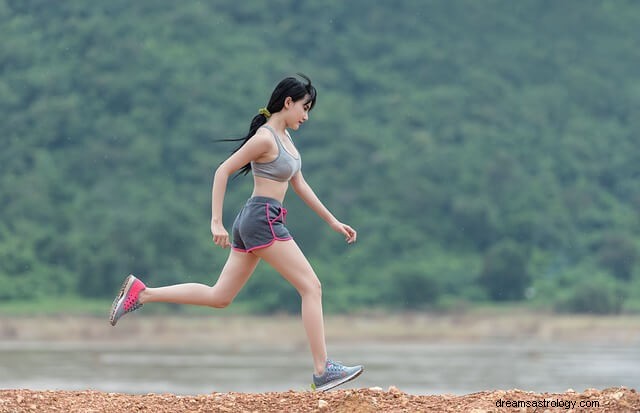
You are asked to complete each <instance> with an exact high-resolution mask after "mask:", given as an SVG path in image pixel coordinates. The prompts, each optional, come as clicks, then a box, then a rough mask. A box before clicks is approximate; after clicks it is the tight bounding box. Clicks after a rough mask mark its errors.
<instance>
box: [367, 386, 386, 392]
mask: <svg viewBox="0 0 640 413" xmlns="http://www.w3.org/2000/svg"><path fill="white" fill-rule="evenodd" d="M369 390H371V391H383V390H382V387H378V386H376V387H369Z"/></svg>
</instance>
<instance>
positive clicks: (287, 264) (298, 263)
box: [252, 239, 320, 294]
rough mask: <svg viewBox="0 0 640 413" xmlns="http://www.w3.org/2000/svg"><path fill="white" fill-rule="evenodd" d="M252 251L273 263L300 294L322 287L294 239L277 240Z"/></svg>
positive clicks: (270, 263)
mask: <svg viewBox="0 0 640 413" xmlns="http://www.w3.org/2000/svg"><path fill="white" fill-rule="evenodd" d="M252 253H253V254H255V255H256V256H258V257H260V258H261V259H263V260H264V261H266V262H267V263H268V264H269V265H271V266H272V267H273V268H274V269H275V270H276V271H278V272H279V273H280V275H282V277H284V279H286V280H287V281H289V282H290V283H291V285H293V286H294V287H295V289H296V290H298V292H299V293H300V294H304V293H306V292H311V291H313V290H319V289H320V280H318V277H317V276H316V273H315V272H314V271H313V268H312V267H311V264H309V261H308V260H307V258H306V257H305V256H304V254H303V253H302V251H301V250H300V247H298V244H296V242H295V241H294V240H292V239H291V240H288V241H276V242H274V243H273V244H271V245H270V246H268V247H266V248H261V249H258V250H254V251H252Z"/></svg>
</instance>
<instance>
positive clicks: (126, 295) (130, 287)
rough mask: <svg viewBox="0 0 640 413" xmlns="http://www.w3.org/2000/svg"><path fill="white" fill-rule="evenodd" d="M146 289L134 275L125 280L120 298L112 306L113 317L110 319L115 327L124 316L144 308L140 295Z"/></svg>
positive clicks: (119, 294)
mask: <svg viewBox="0 0 640 413" xmlns="http://www.w3.org/2000/svg"><path fill="white" fill-rule="evenodd" d="M145 288H147V287H146V286H145V285H144V283H143V282H142V281H140V280H139V279H137V278H136V277H134V276H133V275H129V276H128V277H127V278H125V280H124V283H122V287H121V288H120V292H119V293H118V296H117V297H116V299H115V300H113V304H112V305H111V316H110V317H109V321H110V322H111V325H112V326H115V325H116V323H117V322H118V320H119V319H120V317H122V316H123V315H125V314H127V313H130V312H132V311H135V310H137V309H138V308H140V307H142V304H140V302H139V301H138V297H139V295H140V291H142V290H144V289H145Z"/></svg>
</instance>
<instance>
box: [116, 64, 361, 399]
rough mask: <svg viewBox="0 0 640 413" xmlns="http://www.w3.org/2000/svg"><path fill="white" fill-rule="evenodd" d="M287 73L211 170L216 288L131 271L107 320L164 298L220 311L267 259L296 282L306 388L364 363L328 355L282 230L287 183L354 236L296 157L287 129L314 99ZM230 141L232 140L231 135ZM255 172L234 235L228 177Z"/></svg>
mask: <svg viewBox="0 0 640 413" xmlns="http://www.w3.org/2000/svg"><path fill="white" fill-rule="evenodd" d="M300 77H301V78H302V79H304V81H302V80H300V79H298V78H295V77H287V78H285V79H283V80H282V81H281V82H280V83H279V84H278V85H277V86H276V88H275V90H274V91H273V93H272V94H271V98H270V100H269V103H268V104H267V106H266V107H264V108H261V109H260V110H259V111H258V114H257V115H256V116H255V117H254V118H253V120H252V121H251V127H250V129H249V133H248V134H247V135H246V136H245V137H243V138H240V139H236V141H239V142H240V144H239V145H238V147H237V148H236V149H235V150H234V151H233V153H232V154H231V156H229V158H227V159H226V160H225V161H224V162H223V163H222V164H220V166H219V167H218V169H217V170H216V172H215V175H214V179H213V188H212V198H211V234H212V235H213V242H214V243H215V244H216V245H218V246H220V247H222V248H227V247H231V250H230V252H229V257H228V258H227V262H226V264H225V265H224V267H223V269H222V272H221V273H220V276H219V278H218V281H217V282H216V283H215V285H214V286H213V287H210V286H208V285H204V284H197V283H186V284H177V285H171V286H166V287H158V288H151V287H147V286H146V285H145V284H144V283H143V282H142V281H141V280H139V279H138V278H136V277H135V276H133V275H129V276H128V277H127V278H126V279H125V280H124V283H123V285H122V288H121V290H120V292H119V294H118V296H117V297H116V299H115V300H114V302H113V305H112V308H111V316H110V322H111V325H114V326H115V325H116V323H117V322H118V320H119V319H120V317H122V316H123V315H125V314H127V313H130V312H132V311H134V310H136V309H138V308H140V307H141V306H142V305H143V304H146V303H151V302H164V303H176V304H191V305H201V306H210V307H215V308H224V307H226V306H228V305H229V304H231V302H232V301H233V299H234V298H235V296H236V295H237V294H238V292H240V290H241V289H242V287H243V286H244V284H245V283H246V282H247V280H248V279H249V277H250V276H251V274H252V273H253V271H254V270H255V268H256V266H257V265H258V262H259V261H260V260H264V261H266V262H267V263H268V264H269V265H271V266H272V267H273V268H274V269H275V270H276V271H278V272H279V273H280V274H281V275H282V276H283V277H284V278H285V279H286V280H287V281H289V282H290V283H291V285H293V286H294V287H295V288H296V290H297V291H298V293H299V294H300V296H301V298H302V322H303V324H304V328H305V332H306V334H307V339H308V341H309V347H310V349H311V354H312V356H313V364H314V373H313V383H312V385H311V387H312V388H313V389H316V390H320V391H324V390H329V389H331V388H333V387H336V386H338V385H340V384H343V383H346V382H347V381H350V380H353V379H354V378H356V377H357V376H359V375H360V374H361V373H362V371H363V367H362V366H354V367H347V366H344V365H342V364H341V363H339V362H336V361H333V360H330V359H328V358H327V349H326V343H325V334H324V320H323V315H322V288H321V285H320V281H319V280H318V277H317V276H316V274H315V272H314V270H313V268H312V267H311V265H310V264H309V261H307V259H306V257H305V256H304V254H303V253H302V251H301V250H300V248H299V247H298V244H296V242H295V241H294V240H293V238H292V237H291V235H290V234H289V231H288V230H287V228H286V227H285V217H286V214H287V210H286V209H285V208H284V207H283V206H282V202H283V200H284V198H285V194H286V192H287V189H288V188H289V184H291V186H292V187H293V190H294V191H295V192H296V194H297V195H298V196H299V197H300V198H301V199H302V200H303V201H304V202H305V203H306V204H307V205H308V206H309V207H310V208H311V209H312V210H313V211H314V212H315V213H316V214H318V215H319V216H320V217H321V218H322V219H323V220H324V221H326V222H327V224H329V226H330V227H331V228H332V229H333V230H334V231H336V232H338V233H339V234H342V235H343V236H344V237H345V239H346V241H347V243H349V244H352V243H354V242H355V241H356V237H357V233H356V231H355V230H354V229H353V228H351V227H350V226H349V225H347V224H344V223H342V222H340V221H339V220H338V219H336V217H334V216H333V214H332V213H331V212H330V211H329V210H328V209H327V208H326V207H325V206H324V205H323V204H322V202H321V201H320V200H319V199H318V197H317V196H316V194H315V193H314V192H313V190H312V189H311V187H310V186H309V184H308V183H307V182H306V181H305V179H304V177H303V175H302V171H301V165H302V162H301V157H300V153H299V152H298V150H297V149H296V147H295V145H294V143H293V140H292V139H291V135H289V132H288V129H292V130H294V131H295V130H298V129H299V128H300V126H301V125H302V124H303V123H304V122H306V121H307V120H308V119H309V111H311V109H312V108H313V107H314V105H315V102H316V89H315V87H314V86H312V85H311V80H310V79H309V78H308V77H306V76H304V75H302V74H301V75H300ZM232 140H233V139H232ZM236 172H237V173H238V174H245V175H246V174H248V173H249V172H252V175H253V182H254V187H253V193H252V195H251V198H249V200H248V201H247V203H246V204H245V205H244V207H243V208H242V210H241V211H240V213H239V214H238V215H237V217H236V219H235V221H234V223H233V228H232V236H233V237H232V240H231V241H230V238H229V233H228V232H227V230H226V229H225V227H224V226H223V224H222V206H223V201H224V196H225V192H226V188H227V181H228V179H229V177H230V176H231V175H232V174H234V173H236Z"/></svg>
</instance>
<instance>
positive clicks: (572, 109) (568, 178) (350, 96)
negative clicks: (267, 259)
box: [0, 0, 640, 312]
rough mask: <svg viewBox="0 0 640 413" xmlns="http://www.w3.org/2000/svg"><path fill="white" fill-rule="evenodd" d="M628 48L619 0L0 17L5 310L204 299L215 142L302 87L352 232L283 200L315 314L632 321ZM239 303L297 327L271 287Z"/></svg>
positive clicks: (634, 104)
mask: <svg viewBox="0 0 640 413" xmlns="http://www.w3.org/2000/svg"><path fill="white" fill-rule="evenodd" d="M638 27H640V3H638V2H633V1H630V0H627V1H624V0H602V1H578V0H571V1H565V2H557V1H541V0H527V1H519V2H511V1H506V0H487V1H484V2H474V1H471V0H456V1H449V0H438V1H422V0H400V1H397V2H377V3H375V4H372V3H371V2H368V1H365V0H354V1H350V2H342V1H338V0H327V1H324V2H321V3H320V2H299V1H294V0H272V1H270V2H269V4H268V6H267V5H266V4H265V3H264V2H261V1H256V0H250V1H245V2H231V1H226V0H216V1H207V2H203V1H190V0H187V1H184V2H172V1H168V0H154V1H151V0H144V1H138V2H129V1H124V0H113V1H109V2H86V1H81V0H68V1H65V2H48V1H44V0H0V38H2V47H0V125H2V131H3V133H2V137H1V138H0V140H1V141H2V151H0V210H2V220H1V221H0V299H2V300H23V299H31V298H38V297H43V296H53V297H55V296H60V297H63V296H68V295H74V294H75V295H81V296H84V297H105V298H106V297H111V296H112V295H113V294H114V293H115V291H116V290H117V288H118V286H119V284H120V282H121V280H122V279H123V277H124V276H125V275H126V274H128V273H130V272H132V273H136V274H139V275H140V276H141V277H142V278H143V279H145V281H147V282H148V283H149V284H151V285H160V284H167V283H176V282H185V281H196V282H206V283H213V282H214V281H215V279H216V277H217V274H218V271H219V270H220V269H221V267H222V265H223V263H224V261H225V259H226V254H227V251H222V250H219V249H216V248H214V246H213V244H212V242H211V239H210V234H209V214H210V186H211V179H212V175H213V171H214V170H215V168H216V166H217V165H218V164H219V163H220V162H221V161H222V160H224V158H225V157H226V156H227V155H228V153H229V151H230V150H231V147H230V146H229V145H226V144H224V143H219V142H216V139H221V138H228V137H238V136H241V135H242V134H243V133H244V132H245V131H246V130H247V128H248V127H249V121H250V119H251V117H252V116H253V115H254V114H255V113H256V111H257V109H258V108H259V107H261V106H263V105H264V104H265V103H266V101H267V99H268V97H269V94H270V92H271V90H272V88H273V87H274V86H275V84H276V83H277V82H278V81H279V80H280V79H281V78H282V77H284V76H287V75H290V74H292V73H295V72H298V71H300V72H304V73H306V74H308V75H309V76H310V77H311V78H312V79H313V81H314V82H315V84H316V86H317V87H318V90H319V97H318V104H317V107H316V108H315V109H314V110H313V111H312V113H311V122H309V123H308V124H305V125H304V127H303V128H302V129H301V130H300V131H298V132H297V133H295V134H294V135H295V136H294V138H295V139H296V142H297V145H298V146H299V149H300V151H301V152H302V154H303V157H304V166H303V168H304V173H305V176H306V178H307V180H308V181H309V182H310V183H311V185H312V186H313V187H314V189H315V190H316V192H317V193H318V195H319V196H320V198H321V199H322V200H323V201H324V203H325V204H326V205H327V206H328V207H329V208H330V209H331V210H332V211H334V213H335V214H336V215H337V216H338V217H339V218H340V219H341V220H343V221H345V222H348V223H349V224H351V225H353V226H354V227H355V228H356V229H358V230H359V240H358V243H357V245H355V246H346V245H344V243H343V242H342V239H341V238H340V237H339V236H337V235H336V234H335V233H333V232H332V231H331V230H330V229H328V228H326V226H323V225H322V221H320V219H319V218H317V217H316V216H314V215H313V213H312V212H311V211H310V210H309V209H308V208H306V207H305V206H304V205H303V203H302V202H301V201H300V200H298V199H297V198H296V197H295V196H294V195H291V196H290V197H289V198H288V199H287V204H288V205H287V206H288V208H289V210H290V214H289V217H288V225H289V227H290V230H291V232H292V233H293V234H294V236H295V237H296V239H297V240H298V242H299V244H300V245H301V246H302V248H303V249H304V251H305V252H306V254H307V255H308V257H309V258H310V260H311V261H312V263H313V264H314V266H315V268H316V271H317V273H318V275H319V277H320V279H321V280H322V282H323V285H324V290H325V297H324V300H325V303H326V305H327V309H328V311H351V310H356V309H358V308H362V307H369V306H374V305H375V306H378V305H383V306H386V307H388V308H391V309H421V308H429V307H430V306H438V305H442V306H445V307H450V306H451V303H452V302H455V303H461V304H460V305H463V304H462V302H468V303H471V304H472V303H475V302H483V301H487V300H516V301H518V300H523V299H529V300H533V301H538V302H541V303H543V302H544V303H551V304H552V305H554V306H556V307H557V308H561V309H570V310H572V311H594V312H618V311H625V310H629V311H631V310H634V311H637V309H638V308H640V305H638V302H639V301H640V288H637V285H638V279H639V278H640V275H639V265H638V248H639V247H640V220H639V219H638V216H639V214H640V179H639V178H640V168H638V159H640V146H639V145H638V131H639V130H640V117H638V116H637V113H638V108H639V107H640V72H639V71H638V67H640V52H639V51H640V36H639V35H638V34H639V33H638ZM250 188H251V182H250V179H237V180H234V181H233V182H231V183H230V185H229V188H228V195H227V198H226V202H225V216H224V219H225V222H226V225H227V226H229V225H230V223H231V222H232V220H233V218H234V216H235V213H236V211H237V210H238V208H239V207H240V206H241V205H242V203H243V201H244V200H245V199H246V198H247V197H248V196H249V194H250V190H251V189H250ZM575 272H580V277H573V278H572V277H569V278H567V277H566V274H568V273H575ZM568 279H569V280H570V281H567V280H568ZM626 287H629V288H628V291H629V293H628V294H626V295H625V297H624V299H623V297H622V296H621V295H619V294H617V293H616V291H618V289H619V288H622V289H626ZM598 294H600V295H599V296H598V297H595V296H594V295H598ZM238 300H242V301H243V302H247V303H250V305H249V307H250V308H251V309H252V311H256V312H264V311H297V308H298V307H299V298H298V297H297V296H296V294H295V291H294V290H293V289H292V288H291V287H290V286H289V285H288V284H286V283H285V282H284V281H282V280H281V279H279V278H278V276H277V275H275V274H273V273H272V272H270V270H268V269H266V268H265V267H261V268H260V269H259V270H258V271H257V272H256V274H255V275H254V277H253V278H252V280H251V281H250V282H249V284H248V285H247V287H246V289H245V290H244V291H243V292H242V293H241V295H240V296H239V297H238ZM596 303H598V304H597V308H590V306H591V305H592V304H593V305H594V306H595V305H596Z"/></svg>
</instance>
